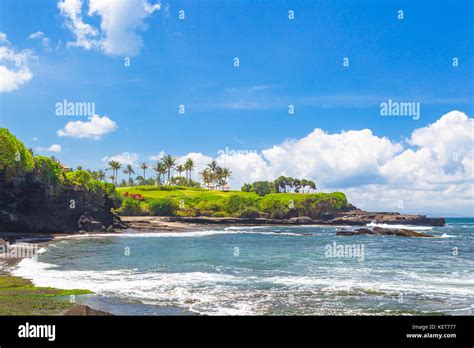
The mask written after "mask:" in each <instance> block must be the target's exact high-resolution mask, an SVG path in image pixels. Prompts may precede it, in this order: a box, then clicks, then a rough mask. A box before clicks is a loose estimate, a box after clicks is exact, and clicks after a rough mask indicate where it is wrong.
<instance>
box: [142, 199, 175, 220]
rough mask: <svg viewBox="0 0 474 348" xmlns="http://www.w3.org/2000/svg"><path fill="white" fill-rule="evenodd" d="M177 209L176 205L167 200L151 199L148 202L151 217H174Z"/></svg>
mask: <svg viewBox="0 0 474 348" xmlns="http://www.w3.org/2000/svg"><path fill="white" fill-rule="evenodd" d="M177 209H178V207H177V205H176V203H175V202H174V201H172V200H171V199H169V198H159V199H153V200H151V201H150V202H148V210H149V212H150V214H151V215H156V216H172V215H176V210H177Z"/></svg>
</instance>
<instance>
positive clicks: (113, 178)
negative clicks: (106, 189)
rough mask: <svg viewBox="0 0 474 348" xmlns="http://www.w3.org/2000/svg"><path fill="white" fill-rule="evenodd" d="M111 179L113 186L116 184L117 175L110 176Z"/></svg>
mask: <svg viewBox="0 0 474 348" xmlns="http://www.w3.org/2000/svg"><path fill="white" fill-rule="evenodd" d="M109 179H110V180H111V181H112V184H113V183H114V182H115V175H111V176H109Z"/></svg>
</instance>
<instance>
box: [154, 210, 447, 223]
mask: <svg viewBox="0 0 474 348" xmlns="http://www.w3.org/2000/svg"><path fill="white" fill-rule="evenodd" d="M163 219H164V221H168V222H184V223H191V224H218V225H234V224H240V225H242V224H243V225H333V226H366V225H367V224H370V223H372V222H375V223H378V224H387V225H415V226H440V227H441V226H444V225H445V223H446V221H445V219H444V218H429V217H426V216H425V215H411V214H400V213H390V212H367V211H363V210H358V209H354V210H349V211H345V212H336V213H327V214H323V215H321V216H320V218H319V219H311V218H310V217H307V216H301V217H294V218H290V219H266V218H233V217H219V218H217V217H206V216H198V217H183V216H172V217H166V218H163Z"/></svg>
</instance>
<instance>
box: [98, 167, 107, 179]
mask: <svg viewBox="0 0 474 348" xmlns="http://www.w3.org/2000/svg"><path fill="white" fill-rule="evenodd" d="M97 179H99V180H100V181H104V180H105V172H104V171H103V170H102V169H101V170H99V171H98V172H97Z"/></svg>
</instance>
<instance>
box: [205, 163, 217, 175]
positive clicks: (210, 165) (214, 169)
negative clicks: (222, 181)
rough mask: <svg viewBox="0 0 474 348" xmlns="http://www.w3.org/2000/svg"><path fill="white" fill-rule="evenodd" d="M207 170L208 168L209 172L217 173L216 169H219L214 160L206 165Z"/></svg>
mask: <svg viewBox="0 0 474 348" xmlns="http://www.w3.org/2000/svg"><path fill="white" fill-rule="evenodd" d="M207 168H209V170H210V171H211V172H214V173H215V172H216V171H217V168H219V165H218V164H217V162H216V161H215V160H212V162H211V163H209V164H208V165H207Z"/></svg>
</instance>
